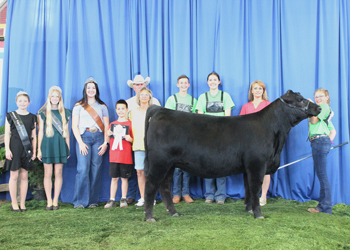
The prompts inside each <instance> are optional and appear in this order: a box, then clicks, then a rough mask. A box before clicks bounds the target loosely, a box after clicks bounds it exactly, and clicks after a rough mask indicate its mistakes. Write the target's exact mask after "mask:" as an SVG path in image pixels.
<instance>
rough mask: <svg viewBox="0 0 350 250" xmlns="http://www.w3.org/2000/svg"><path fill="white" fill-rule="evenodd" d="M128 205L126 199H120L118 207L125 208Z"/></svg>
mask: <svg viewBox="0 0 350 250" xmlns="http://www.w3.org/2000/svg"><path fill="white" fill-rule="evenodd" d="M127 206H128V203H127V202H126V199H121V200H120V207H127Z"/></svg>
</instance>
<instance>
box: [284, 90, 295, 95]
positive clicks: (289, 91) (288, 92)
mask: <svg viewBox="0 0 350 250" xmlns="http://www.w3.org/2000/svg"><path fill="white" fill-rule="evenodd" d="M293 93H294V92H293V91H291V90H290V89H288V91H287V93H286V94H287V95H289V94H293Z"/></svg>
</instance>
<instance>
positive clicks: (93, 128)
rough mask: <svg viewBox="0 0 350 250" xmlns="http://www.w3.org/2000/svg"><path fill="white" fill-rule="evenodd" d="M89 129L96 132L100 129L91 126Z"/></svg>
mask: <svg viewBox="0 0 350 250" xmlns="http://www.w3.org/2000/svg"><path fill="white" fill-rule="evenodd" d="M89 131H90V132H91V133H96V132H97V131H98V129H97V128H96V127H91V128H89Z"/></svg>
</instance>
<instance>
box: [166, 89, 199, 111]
mask: <svg viewBox="0 0 350 250" xmlns="http://www.w3.org/2000/svg"><path fill="white" fill-rule="evenodd" d="M175 95H176V98H177V103H181V104H186V105H192V96H190V95H189V94H187V95H186V96H185V97H182V96H181V95H179V93H176V94H175ZM196 104H197V99H196V98H193V109H192V113H194V111H195V109H194V108H195V107H196ZM165 107H166V108H167V109H172V110H176V101H175V98H174V95H172V96H170V97H169V98H168V100H167V101H166V103H165Z"/></svg>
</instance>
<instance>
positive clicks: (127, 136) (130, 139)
mask: <svg viewBox="0 0 350 250" xmlns="http://www.w3.org/2000/svg"><path fill="white" fill-rule="evenodd" d="M124 139H125V140H126V141H128V142H131V141H132V138H131V136H130V135H124Z"/></svg>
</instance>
